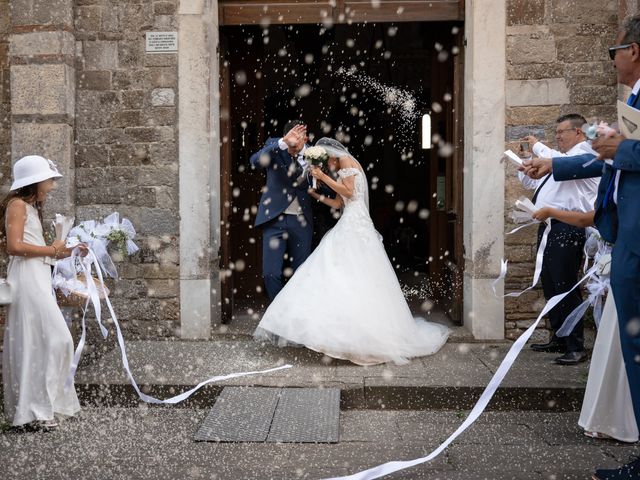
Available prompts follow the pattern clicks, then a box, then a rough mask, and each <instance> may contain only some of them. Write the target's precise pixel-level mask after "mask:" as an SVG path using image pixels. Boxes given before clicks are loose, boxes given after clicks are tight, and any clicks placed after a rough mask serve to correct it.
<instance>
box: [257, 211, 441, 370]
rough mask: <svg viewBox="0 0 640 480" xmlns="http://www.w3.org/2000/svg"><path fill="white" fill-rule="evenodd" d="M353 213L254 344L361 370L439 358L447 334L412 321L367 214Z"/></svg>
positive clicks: (268, 317) (270, 312) (270, 313)
mask: <svg viewBox="0 0 640 480" xmlns="http://www.w3.org/2000/svg"><path fill="white" fill-rule="evenodd" d="M354 210H355V209H354ZM354 210H352V211H351V214H352V215H350V212H349V211H348V210H347V211H346V212H345V214H344V215H343V217H342V218H341V219H340V221H339V222H338V224H337V225H336V226H335V227H334V228H333V229H332V230H330V231H329V232H328V233H327V234H326V235H325V236H324V238H323V239H322V242H321V243H320V245H319V246H318V247H317V248H316V250H315V251H314V252H313V253H312V254H311V256H310V257H309V258H308V259H307V260H306V262H305V263H304V264H303V265H302V266H301V267H300V268H299V269H298V270H297V272H296V273H295V275H294V276H293V277H292V278H291V279H290V280H289V282H288V283H287V284H286V285H285V287H284V289H283V290H282V291H281V292H280V294H279V295H278V296H277V297H276V298H275V299H274V301H273V302H272V303H271V305H270V306H269V308H268V309H267V311H266V312H265V314H264V316H263V318H262V320H261V321H260V324H259V325H258V328H257V329H256V332H255V333H254V336H255V337H256V338H257V339H258V340H270V341H274V342H276V343H277V344H279V345H281V346H284V345H289V344H297V345H304V346H306V347H307V348H310V349H312V350H315V351H318V352H322V353H324V354H326V355H329V356H331V357H334V358H339V359H344V360H350V361H351V362H353V363H356V364H359V365H373V364H378V363H384V362H394V363H397V364H403V363H406V362H407V361H408V359H410V358H412V357H419V356H423V355H431V354H433V353H435V352H437V351H438V350H439V349H440V348H441V347H442V346H443V345H444V343H445V342H446V341H447V338H448V336H449V329H448V328H447V327H446V326H444V325H440V324H436V323H429V322H426V321H425V320H423V319H419V318H418V319H416V318H414V317H413V315H412V314H411V311H410V310H409V306H408V305H407V302H406V301H405V298H404V295H403V293H402V290H401V288H400V285H399V283H398V279H397V277H396V274H395V272H394V270H393V267H392V265H391V263H390V262H389V259H388V257H387V254H386V252H385V250H384V247H383V244H382V241H381V238H380V236H379V234H378V233H377V232H376V231H375V229H374V227H373V224H372V223H371V221H370V219H369V218H368V214H367V215H366V218H364V215H363V213H362V212H360V213H359V214H358V212H356V211H354Z"/></svg>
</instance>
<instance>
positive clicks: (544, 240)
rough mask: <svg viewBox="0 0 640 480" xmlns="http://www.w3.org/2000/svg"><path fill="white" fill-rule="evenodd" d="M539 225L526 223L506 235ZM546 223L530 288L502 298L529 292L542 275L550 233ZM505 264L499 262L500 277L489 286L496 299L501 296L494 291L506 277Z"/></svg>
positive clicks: (507, 294)
mask: <svg viewBox="0 0 640 480" xmlns="http://www.w3.org/2000/svg"><path fill="white" fill-rule="evenodd" d="M539 223H540V222H538V221H535V222H531V223H527V224H526V225H522V226H520V227H517V228H514V229H513V230H511V231H510V232H508V233H507V235H511V234H512V233H515V232H517V231H518V230H521V229H523V228H525V227H530V226H531V225H537V224H539ZM546 223H547V226H546V227H545V229H544V232H543V234H542V238H541V239H540V245H539V246H538V251H537V253H536V268H535V270H534V272H533V282H532V283H531V286H530V287H527V288H525V289H524V290H522V291H521V292H511V293H505V294H504V295H502V297H519V296H520V295H522V294H523V293H525V292H528V291H529V290H531V289H532V288H534V287H535V286H536V285H537V283H538V280H540V274H541V273H542V261H543V259H544V251H545V249H546V248H547V241H548V239H549V233H550V232H551V222H550V221H547V222H546ZM507 264H508V261H507V260H504V259H502V260H501V261H500V275H499V276H498V278H496V279H495V280H494V281H493V283H492V284H491V288H492V289H493V294H494V295H495V296H496V297H500V296H501V295H499V294H498V292H497V290H496V286H497V285H498V282H500V280H504V279H505V278H506V277H507Z"/></svg>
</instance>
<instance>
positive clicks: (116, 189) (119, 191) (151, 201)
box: [76, 169, 156, 208]
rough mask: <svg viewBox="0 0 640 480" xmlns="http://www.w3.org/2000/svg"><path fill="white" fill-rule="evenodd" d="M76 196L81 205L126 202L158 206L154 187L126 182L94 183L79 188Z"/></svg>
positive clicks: (127, 203)
mask: <svg viewBox="0 0 640 480" xmlns="http://www.w3.org/2000/svg"><path fill="white" fill-rule="evenodd" d="M85 170H86V169H85ZM89 170H93V169H89ZM76 198H77V202H78V204H80V205H97V204H109V205H111V204H126V205H136V206H139V207H151V208H153V207H155V206H156V196H155V189H154V188H151V187H147V188H144V187H138V186H131V185H126V184H118V185H106V186H105V185H104V184H100V185H99V186H96V184H95V183H94V184H93V185H91V186H89V188H78V190H77V194H76Z"/></svg>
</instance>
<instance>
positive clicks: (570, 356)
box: [554, 350, 587, 365]
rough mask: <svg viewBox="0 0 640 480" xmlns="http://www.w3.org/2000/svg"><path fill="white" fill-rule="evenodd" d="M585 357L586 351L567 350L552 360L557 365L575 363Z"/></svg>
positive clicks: (583, 359)
mask: <svg viewBox="0 0 640 480" xmlns="http://www.w3.org/2000/svg"><path fill="white" fill-rule="evenodd" d="M586 359H587V352H585V351H584V350H581V351H579V352H567V353H565V354H564V355H562V356H561V357H558V358H556V359H555V360H554V362H556V363H557V364H558V365H576V364H578V363H580V362H584V361H585V360H586Z"/></svg>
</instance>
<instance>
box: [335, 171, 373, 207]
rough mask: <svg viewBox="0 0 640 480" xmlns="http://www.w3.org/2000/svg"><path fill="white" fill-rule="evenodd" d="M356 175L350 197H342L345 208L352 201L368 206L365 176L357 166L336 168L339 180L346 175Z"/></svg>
mask: <svg viewBox="0 0 640 480" xmlns="http://www.w3.org/2000/svg"><path fill="white" fill-rule="evenodd" d="M354 175H355V176H356V178H355V180H354V186H353V195H352V196H351V198H346V197H344V196H343V197H342V200H343V202H344V206H345V208H347V207H348V206H349V205H351V204H353V203H362V204H363V205H364V206H366V207H368V205H367V203H368V187H367V178H366V177H365V175H364V173H362V171H361V170H360V169H359V168H353V167H352V168H342V169H340V170H338V176H339V177H340V181H343V180H344V179H345V178H347V177H352V176H354Z"/></svg>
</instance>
